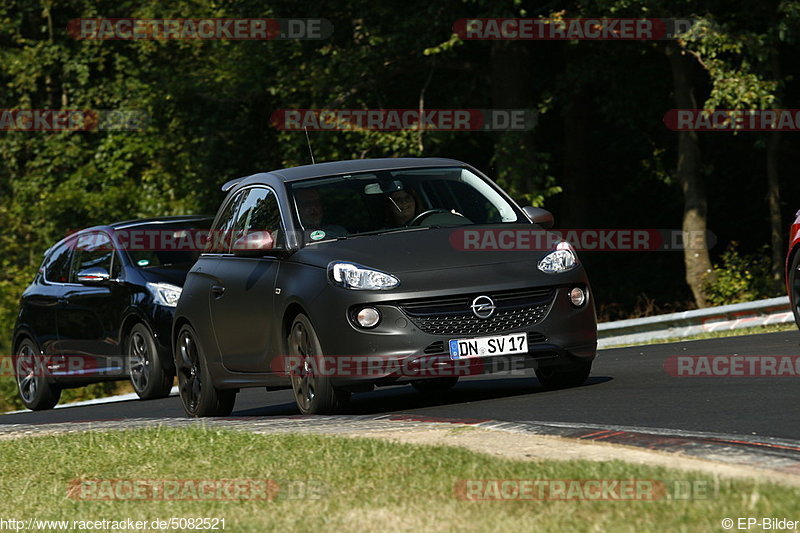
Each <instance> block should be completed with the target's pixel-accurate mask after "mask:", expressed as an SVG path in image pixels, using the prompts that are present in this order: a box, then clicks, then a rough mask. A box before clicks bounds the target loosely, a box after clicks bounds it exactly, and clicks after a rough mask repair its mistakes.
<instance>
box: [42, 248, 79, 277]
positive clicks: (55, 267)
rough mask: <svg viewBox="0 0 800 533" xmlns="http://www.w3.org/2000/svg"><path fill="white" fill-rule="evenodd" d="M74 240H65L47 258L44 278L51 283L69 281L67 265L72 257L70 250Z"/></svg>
mask: <svg viewBox="0 0 800 533" xmlns="http://www.w3.org/2000/svg"><path fill="white" fill-rule="evenodd" d="M74 247H75V241H74V240H71V241H67V242H65V243H64V244H62V245H61V246H59V247H58V248H56V249H55V250H53V251H52V252H51V253H50V255H49V256H48V258H47V262H46V264H45V266H44V279H45V280H47V281H52V282H53V283H68V282H69V265H70V260H71V259H72V250H73V248H74Z"/></svg>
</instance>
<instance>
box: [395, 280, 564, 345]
mask: <svg viewBox="0 0 800 533" xmlns="http://www.w3.org/2000/svg"><path fill="white" fill-rule="evenodd" d="M554 294H555V289H553V288H544V289H542V288H538V289H517V290H512V291H502V292H496V293H484V294H472V295H465V296H451V297H442V298H423V299H419V300H406V301H403V302H399V303H398V306H399V307H400V309H402V310H403V312H404V313H405V314H406V316H407V317H408V318H409V320H411V322H412V323H413V324H414V325H415V326H417V327H418V328H419V329H421V330H422V331H424V332H425V333H430V334H432V335H481V334H486V333H499V332H502V331H509V330H513V329H519V328H524V327H527V326H531V325H533V324H536V323H538V322H539V321H540V320H541V319H542V318H544V316H545V315H546V314H547V311H548V309H550V305H551V304H552V302H553V296H554ZM482 295H486V296H489V297H491V298H492V300H493V301H494V304H495V307H496V309H495V312H494V314H493V315H492V316H490V317H489V318H486V319H483V318H478V317H477V316H475V314H474V313H473V312H472V309H471V308H470V306H471V305H472V301H473V300H474V299H475V298H476V297H478V296H482Z"/></svg>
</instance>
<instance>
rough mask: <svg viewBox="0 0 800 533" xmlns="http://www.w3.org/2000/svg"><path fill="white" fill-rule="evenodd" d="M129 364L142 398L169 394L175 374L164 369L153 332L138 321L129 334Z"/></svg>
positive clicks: (132, 378)
mask: <svg viewBox="0 0 800 533" xmlns="http://www.w3.org/2000/svg"><path fill="white" fill-rule="evenodd" d="M128 366H129V369H130V375H131V383H132V384H133V389H134V390H135V391H136V394H138V395H139V398H141V399H142V400H152V399H155V398H164V397H166V396H169V391H170V390H171V389H172V382H173V376H172V375H171V374H169V373H168V372H167V371H165V370H164V366H163V365H162V364H161V358H160V357H159V355H158V349H157V348H156V341H155V339H154V338H153V334H152V333H150V330H149V329H148V328H147V326H145V325H144V324H142V323H138V324H136V325H135V326H133V328H132V329H131V332H130V334H128Z"/></svg>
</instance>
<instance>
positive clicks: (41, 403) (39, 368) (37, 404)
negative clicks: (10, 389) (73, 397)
mask: <svg viewBox="0 0 800 533" xmlns="http://www.w3.org/2000/svg"><path fill="white" fill-rule="evenodd" d="M44 363H45V361H44V356H42V353H41V351H39V348H38V347H37V346H36V344H34V342H33V341H32V340H30V339H25V340H23V341H22V342H21V343H20V344H19V346H18V347H17V355H16V357H15V358H14V373H15V374H16V377H17V392H18V393H19V397H20V398H21V399H22V403H24V404H25V407H27V408H28V409H30V410H31V411H44V410H45V409H52V408H53V407H55V405H56V404H57V403H58V400H59V399H60V398H61V387H59V386H58V385H56V384H55V383H52V382H50V380H49V379H48V377H47V368H46V367H45V364H44Z"/></svg>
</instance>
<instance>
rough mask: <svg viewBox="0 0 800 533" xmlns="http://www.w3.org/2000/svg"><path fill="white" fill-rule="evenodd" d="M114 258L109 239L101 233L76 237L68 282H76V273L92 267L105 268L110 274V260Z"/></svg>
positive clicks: (112, 247)
mask: <svg viewBox="0 0 800 533" xmlns="http://www.w3.org/2000/svg"><path fill="white" fill-rule="evenodd" d="M113 256H114V246H113V245H112V244H111V239H110V238H109V237H108V235H106V234H105V233H102V232H99V231H98V232H95V233H84V234H82V235H79V236H78V239H77V242H76V243H75V253H74V254H73V257H72V268H71V269H70V274H69V278H70V282H71V283H77V282H78V272H80V271H81V270H85V269H87V268H92V267H102V268H105V269H106V271H107V272H109V273H111V258H112V257H113Z"/></svg>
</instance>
